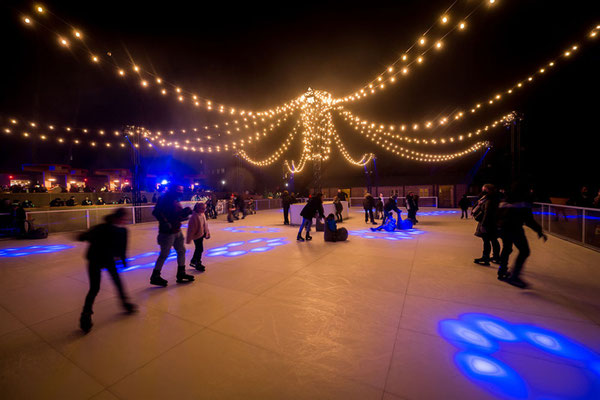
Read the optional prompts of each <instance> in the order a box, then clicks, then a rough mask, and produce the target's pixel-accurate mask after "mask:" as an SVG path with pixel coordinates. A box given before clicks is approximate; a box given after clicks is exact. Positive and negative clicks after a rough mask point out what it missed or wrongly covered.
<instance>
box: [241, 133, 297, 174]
mask: <svg viewBox="0 0 600 400" xmlns="http://www.w3.org/2000/svg"><path fill="white" fill-rule="evenodd" d="M295 135H296V126H294V128H293V129H292V131H291V132H290V134H289V135H288V137H287V139H286V140H285V141H284V142H283V144H282V145H281V146H279V148H278V149H277V150H275V152H274V153H273V154H272V155H270V156H269V157H267V158H266V159H264V160H262V161H256V160H253V159H252V158H250V156H248V154H247V153H246V152H245V151H244V150H239V151H238V153H237V154H238V155H239V156H240V157H242V158H243V159H244V160H246V161H248V162H249V163H250V164H252V165H256V166H259V167H264V166H267V165H271V164H273V163H274V162H275V161H277V160H278V159H279V158H280V157H281V156H282V155H283V153H285V152H286V151H287V149H288V146H290V144H291V141H292V139H293V138H294V136H295Z"/></svg>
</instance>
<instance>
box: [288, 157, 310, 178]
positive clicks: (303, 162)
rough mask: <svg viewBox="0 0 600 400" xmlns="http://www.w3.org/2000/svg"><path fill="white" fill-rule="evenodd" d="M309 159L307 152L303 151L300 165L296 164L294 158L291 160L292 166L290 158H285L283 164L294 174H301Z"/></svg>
mask: <svg viewBox="0 0 600 400" xmlns="http://www.w3.org/2000/svg"><path fill="white" fill-rule="evenodd" d="M307 161H308V158H307V157H306V154H305V153H302V156H301V157H300V161H299V162H298V165H297V166H296V164H295V163H294V160H292V162H291V164H292V165H291V166H290V163H289V162H288V160H285V161H284V162H283V164H284V165H285V167H286V168H287V169H288V171H289V172H290V173H292V174H299V173H300V172H302V170H303V169H304V167H305V166H306V162H307Z"/></svg>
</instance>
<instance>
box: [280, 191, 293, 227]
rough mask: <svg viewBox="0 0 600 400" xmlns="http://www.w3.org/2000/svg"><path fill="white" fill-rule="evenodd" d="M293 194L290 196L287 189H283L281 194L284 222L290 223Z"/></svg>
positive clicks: (285, 223)
mask: <svg viewBox="0 0 600 400" xmlns="http://www.w3.org/2000/svg"><path fill="white" fill-rule="evenodd" d="M292 202H293V201H292V196H290V194H289V192H288V191H287V190H284V191H283V195H282V196H281V205H282V206H283V224H284V225H289V224H290V220H289V214H290V206H291V205H292Z"/></svg>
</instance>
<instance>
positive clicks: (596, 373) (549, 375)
mask: <svg viewBox="0 0 600 400" xmlns="http://www.w3.org/2000/svg"><path fill="white" fill-rule="evenodd" d="M438 331H439V333H440V335H441V336H442V337H443V338H444V339H446V340H447V341H448V342H450V343H451V344H452V345H454V346H455V347H456V348H458V349H459V350H458V352H457V353H456V354H455V356H454V362H455V364H456V366H457V367H458V369H459V370H460V371H461V372H462V373H463V374H464V375H465V376H466V377H467V378H468V379H470V380H471V381H473V382H474V383H476V384H477V385H479V386H480V387H482V388H483V389H485V390H487V391H488V392H490V393H492V394H494V395H496V396H500V397H501V398H508V399H525V398H534V399H540V400H542V399H543V400H558V399H573V400H575V399H600V355H598V354H597V353H595V352H594V351H592V350H590V349H589V348H587V347H585V346H584V345H582V344H580V343H577V342H575V341H573V340H571V339H569V338H568V337H566V336H563V335H560V334H558V333H556V332H553V331H550V330H547V329H544V328H540V327H537V326H535V325H528V324H512V323H510V322H507V321H504V320H502V319H500V318H497V317H494V316H491V315H486V314H463V315H461V316H460V317H459V319H446V320H443V321H440V323H439V325H438ZM524 346H525V348H527V347H529V349H528V351H536V352H537V351H539V352H541V353H544V354H545V355H546V356H545V357H543V358H546V359H548V360H549V361H550V362H549V363H548V362H546V364H545V365H546V367H543V366H540V365H541V364H539V362H540V358H542V357H539V356H538V357H537V358H530V357H525V356H520V355H516V353H517V352H515V351H512V352H511V347H513V349H514V348H520V349H524ZM499 350H506V352H505V353H503V352H500V353H498V351H499ZM534 357H535V356H534ZM548 357H549V358H548ZM528 358H529V359H528ZM548 365H550V366H551V370H550V368H549V367H548ZM540 368H548V369H549V370H548V371H546V372H544V371H540ZM540 373H542V377H546V379H539V378H540ZM528 377H531V379H528Z"/></svg>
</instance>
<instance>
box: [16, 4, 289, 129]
mask: <svg viewBox="0 0 600 400" xmlns="http://www.w3.org/2000/svg"><path fill="white" fill-rule="evenodd" d="M35 10H36V12H37V13H38V14H40V15H41V14H50V15H53V16H54V17H55V18H56V19H58V20H59V21H60V22H62V23H63V24H65V25H67V26H68V30H69V32H70V33H69V34H68V35H66V34H63V35H61V34H59V33H57V32H55V31H54V30H53V29H51V28H49V27H47V26H45V25H44V24H43V23H42V22H40V21H39V20H35V19H34V18H33V17H31V16H27V15H25V16H23V17H22V21H23V23H24V24H25V25H26V26H29V27H33V26H34V25H39V26H41V27H43V28H44V29H46V30H48V31H50V32H51V33H52V34H54V35H56V37H57V40H58V43H59V45H60V46H61V47H64V48H72V47H80V48H82V49H83V50H84V51H85V52H87V53H88V59H89V60H90V62H91V63H92V64H99V63H108V64H110V65H111V66H112V68H114V69H115V76H116V77H119V78H126V77H127V76H129V74H130V73H132V75H133V76H136V77H137V79H139V87H140V88H141V89H147V88H149V87H152V86H153V85H154V86H155V87H157V88H158V89H159V90H160V93H161V94H162V95H163V96H167V95H169V94H172V95H173V96H174V97H173V98H174V99H176V100H177V102H178V103H186V102H189V103H190V104H191V105H193V106H194V107H195V108H202V109H203V110H207V111H215V112H218V113H219V114H223V115H239V116H248V117H250V118H252V119H256V118H273V117H275V116H277V115H279V114H283V113H286V112H288V111H290V110H292V109H294V108H295V107H296V106H297V105H298V103H299V100H298V98H296V99H292V100H290V101H289V102H287V103H284V104H283V105H279V106H276V107H273V108H270V109H268V110H263V111H252V110H244V109H239V108H236V107H232V106H229V105H226V104H223V103H218V102H216V101H214V100H212V99H209V98H207V97H205V96H201V95H198V94H197V93H196V92H194V91H191V90H188V89H185V88H182V87H181V86H179V85H177V84H175V83H172V82H169V81H166V80H165V79H164V78H162V77H160V76H159V75H157V74H156V73H154V72H152V71H149V70H146V69H144V68H142V67H141V66H140V64H138V63H136V62H135V61H133V60H131V59H130V58H129V59H128V60H127V64H128V66H129V67H128V68H123V67H121V66H120V65H119V64H118V63H117V61H115V58H114V57H113V53H112V52H111V51H108V52H106V53H105V54H106V57H105V56H101V55H100V53H101V52H98V51H93V50H92V49H91V48H90V47H89V46H88V44H87V43H86V42H84V34H83V33H82V30H80V29H76V28H75V27H74V26H72V25H71V24H70V23H68V22H67V21H65V20H63V19H62V18H60V17H58V16H57V15H56V14H54V13H52V12H50V11H48V10H47V9H44V8H41V11H40V6H35ZM69 36H73V37H74V41H73V42H70V41H69V40H68V39H67V37H69Z"/></svg>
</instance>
